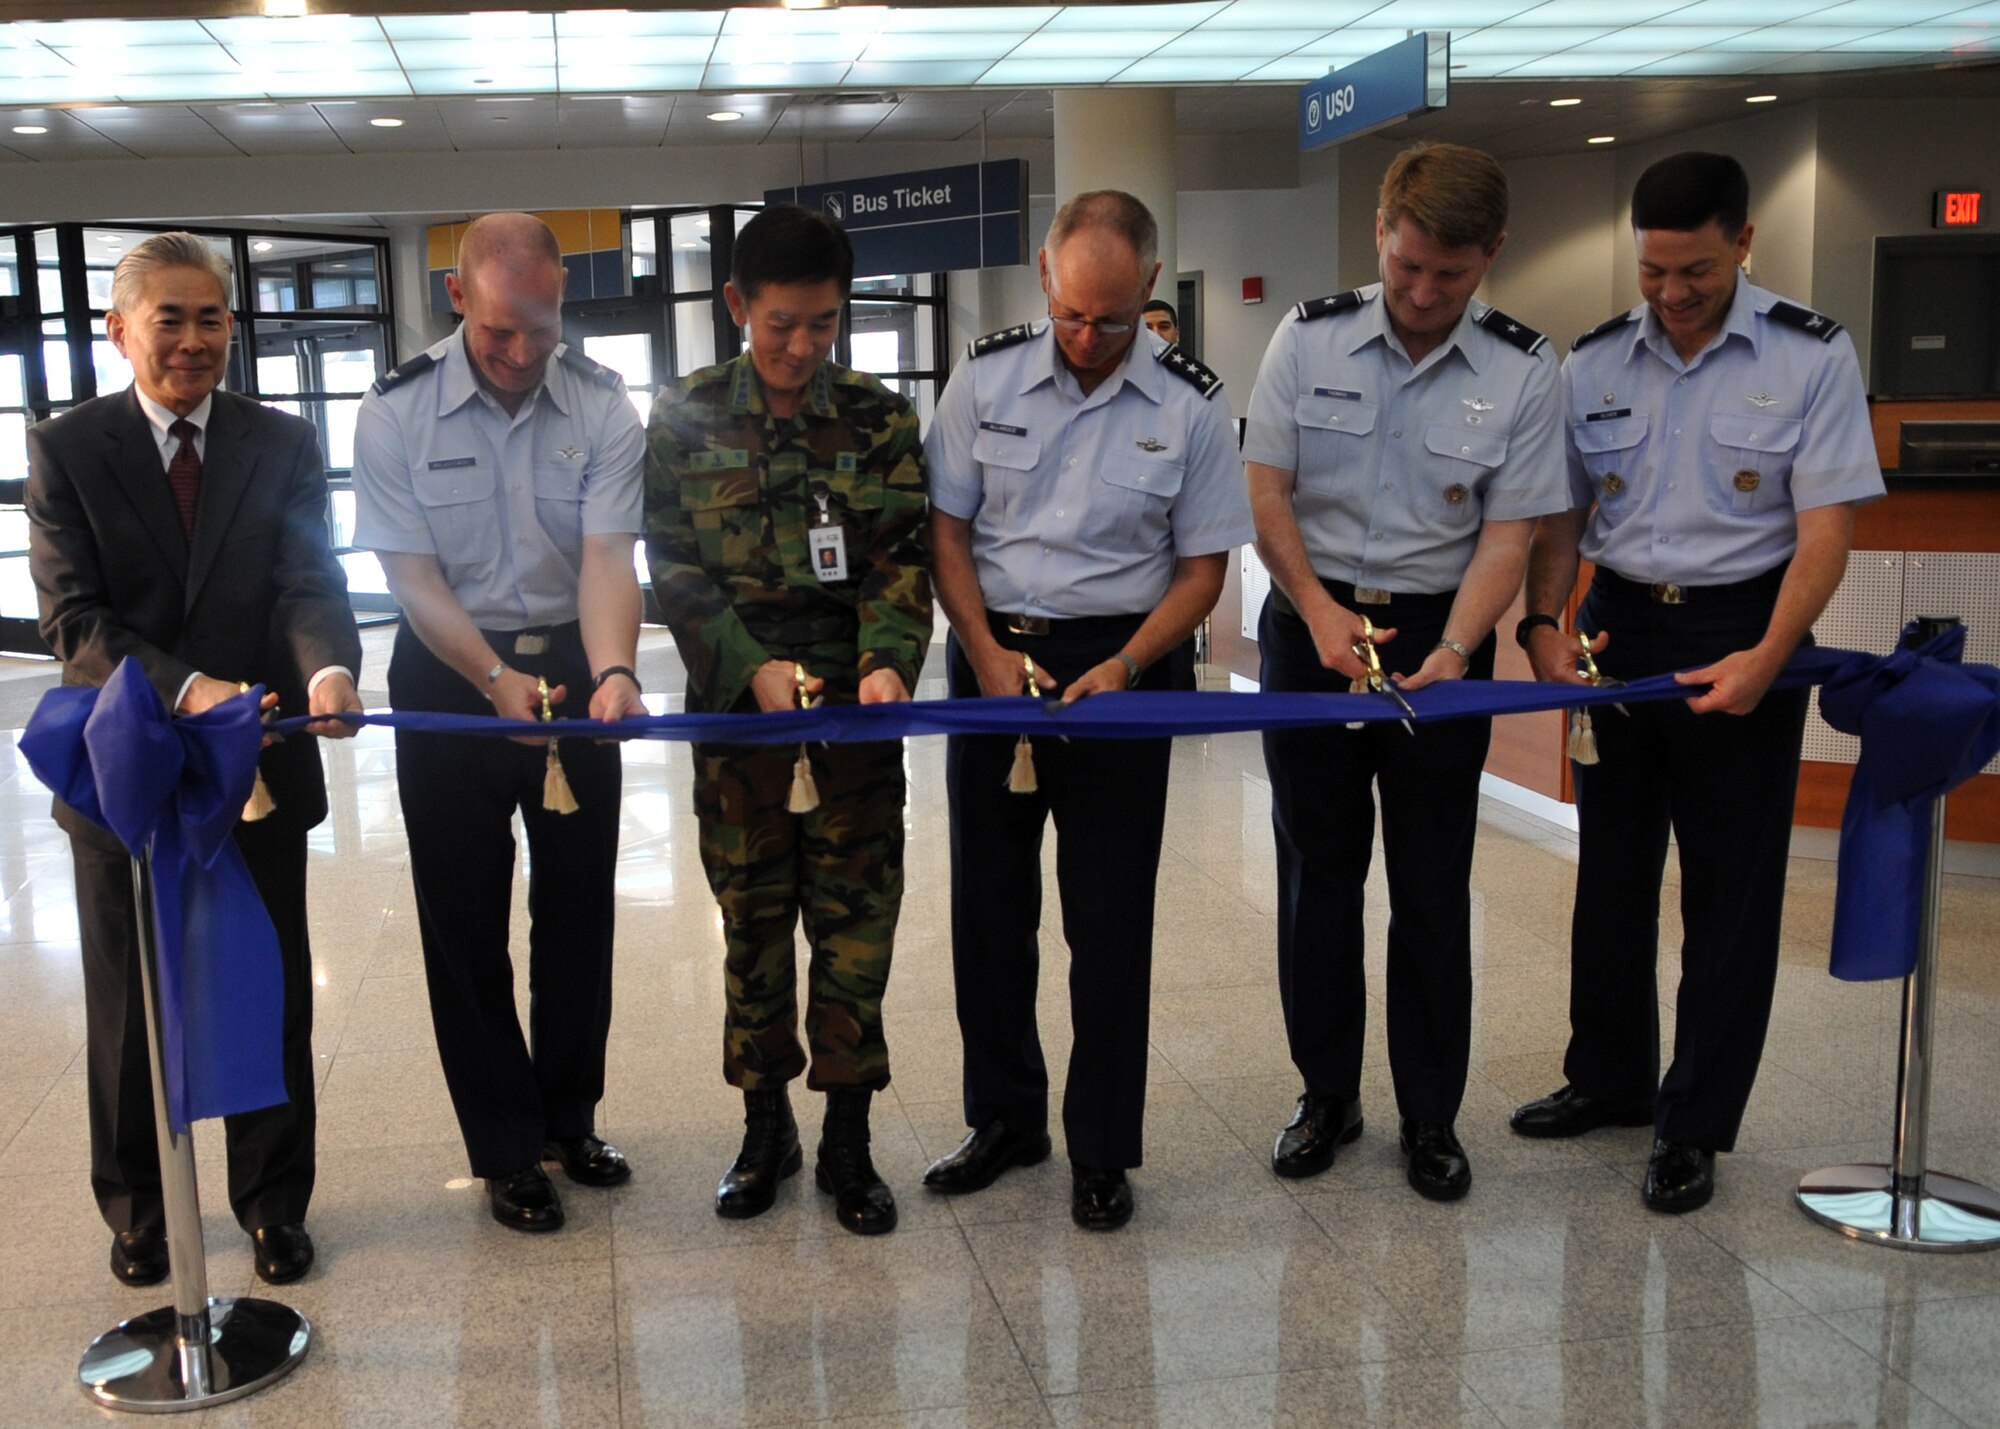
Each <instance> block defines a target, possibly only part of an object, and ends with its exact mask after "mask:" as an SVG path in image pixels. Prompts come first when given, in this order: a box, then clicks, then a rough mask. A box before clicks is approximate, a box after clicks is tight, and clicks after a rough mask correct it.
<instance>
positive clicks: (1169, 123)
mask: <svg viewBox="0 0 2000 1429" xmlns="http://www.w3.org/2000/svg"><path fill="white" fill-rule="evenodd" d="M1055 95H1056V202H1057V203H1058V204H1060V203H1062V202H1064V201H1065V200H1067V199H1068V198H1069V197H1071V195H1073V194H1079V193H1083V192H1085V191H1086V190H1088V189H1123V190H1124V191H1125V192H1126V193H1128V194H1131V195H1132V196H1133V197H1134V198H1136V199H1138V200H1139V202H1141V203H1143V204H1144V205H1146V207H1147V208H1149V209H1151V210H1152V211H1153V218H1154V219H1155V220H1156V221H1157V222H1158V223H1159V225H1160V255H1159V256H1160V280H1159V282H1158V283H1156V284H1155V285H1154V287H1153V296H1154V297H1156V298H1163V299H1165V300H1166V301H1167V302H1170V303H1177V302H1178V301H1179V293H1178V289H1177V287H1176V284H1175V281H1174V275H1175V274H1176V273H1178V272H1179V271H1180V269H1179V266H1178V259H1177V253H1176V247H1177V245H1176V243H1175V241H1174V240H1175V233H1176V226H1177V224H1178V222H1179V214H1180V205H1179V202H1178V195H1179V192H1180V188H1179V184H1178V183H1177V182H1176V180H1175V176H1174V92H1173V91H1172V90H1171V89H1058V90H1057V91H1056V92H1055ZM1043 236H1044V235H1042V234H1037V235H1035V241H1036V243H1037V244H1039V243H1040V241H1041V239H1042V237H1043Z"/></svg>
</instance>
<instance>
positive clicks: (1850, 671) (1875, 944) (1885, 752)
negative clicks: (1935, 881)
mask: <svg viewBox="0 0 2000 1429" xmlns="http://www.w3.org/2000/svg"><path fill="white" fill-rule="evenodd" d="M1904 634H1905V638H1906V639H1907V638H1908V635H1909V632H1908V631H1907V630H1906V631H1905V632H1904ZM1964 654H1965V628H1964V627H1963V626H1959V627H1956V628H1954V629H1951V630H1947V631H1946V632H1944V633H1943V634H1942V635H1939V636H1936V637H1935V638H1933V639H1932V640H1930V641H1928V642H1927V643H1926V644H1924V645H1922V646H1920V647H1919V648H1917V649H1915V650H1909V649H1899V650H1897V651H1896V652H1895V653H1894V654H1892V655H1890V656H1888V657H1886V658H1882V659H1878V658H1875V657H1873V656H1866V655H1857V656H1850V657H1848V658H1847V659H1846V660H1845V661H1843V662H1842V664H1841V666H1840V668H1838V669H1837V670H1835V671H1834V672H1832V673H1831V674H1830V675H1829V676H1828V678H1827V680H1826V683H1825V687H1824V688H1823V689H1821V691H1820V696H1819V708H1820V713H1821V714H1822V715H1824V716H1825V717H1826V722H1827V723H1828V724H1830V725H1832V726H1833V727H1834V728H1835V729H1838V730H1843V731H1845V732H1846V733H1848V734H1857V735H1859V736H1861V759H1860V762H1859V763H1857V764H1856V765H1855V767H1854V782H1853V783H1852V784H1851V785H1850V786H1849V787H1848V791H1847V807H1846V809H1845V810H1844V811H1843V812H1842V814H1841V819H1840V879H1839V883H1838V886H1837V888H1836V890H1835V894H1834V904H1833V954H1832V959H1831V966H1830V971H1831V972H1832V973H1833V975H1834V976H1835V977H1837V978H1845V979H1848V980H1849V981H1854V982H1862V981H1867V980H1870V979H1877V978H1899V977H1907V976H1909V974H1910V971H1911V969H1913V968H1914V967H1916V965H1917V951H1918V949H1917V939H1918V933H1919V928H1920V925H1921V923H1922V919H1923V904H1924V890H1925V888H1926V887H1927V886H1928V882H1929V877H1928V869H1927V866H1926V864H1927V860H1928V858H1929V856H1930V826H1931V811H1932V805H1933V804H1935V803H1936V801H1937V800H1939V799H1941V798H1943V797H1944V796H1945V794H1946V793H1947V792H1948V791H1949V790H1952V789H1955V788H1957V787H1958V786H1959V785H1960V784H1963V783H1964V782H1965V781H1966V780H1968V779H1970V778H1971V777H1972V776H1973V775H1975V774H1977V773H1978V772H1979V771H1980V770H1981V769H1982V768H1984V767H1985V766H1986V764H1987V762H1988V761H1989V760H1991V759H1992V758H1993V756H1994V754H1995V753H1996V752H2000V669H1995V668H1994V667H1993V666H1991V665H1964V664H1961V663H1960V661H1961V660H1963V658H1964Z"/></svg>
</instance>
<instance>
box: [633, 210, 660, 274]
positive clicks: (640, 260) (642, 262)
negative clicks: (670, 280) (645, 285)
mask: <svg viewBox="0 0 2000 1429" xmlns="http://www.w3.org/2000/svg"><path fill="white" fill-rule="evenodd" d="M657 232H658V228H657V226H656V225H655V224H654V222H653V220H652V219H650V218H635V219H633V220H632V276H633V277H634V278H650V277H653V276H654V275H655V274H657V273H658V272H659V271H660V253H659V243H658V240H657V238H656V237H655V235H656V234H657Z"/></svg>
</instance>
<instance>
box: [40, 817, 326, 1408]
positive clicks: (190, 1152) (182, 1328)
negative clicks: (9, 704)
mask: <svg viewBox="0 0 2000 1429" xmlns="http://www.w3.org/2000/svg"><path fill="white" fill-rule="evenodd" d="M132 894H133V901H134V904H135V905H136V908H137V911H138V934H139V958H138V962H139V987H140V992H141V995H142V997H143V998H144V1000H145V1010H146V1060H147V1062H148V1063H149V1064H150V1066H151V1068H152V1073H153V1125H154V1130H155V1132H156V1133H157V1135H158V1137H159V1145H160V1198H161V1201H162V1203H163V1205H164V1206H165V1210H166V1222H167V1262H168V1264H169V1265H170V1266H172V1268H173V1278H174V1303H173V1304H172V1305H166V1306H162V1307H161V1308H160V1309H157V1310H152V1311H148V1312H147V1313H146V1314H144V1315H138V1316H135V1317H134V1318H132V1319H130V1320H126V1321H124V1322H123V1323H122V1324H120V1325H119V1326H118V1328H116V1329H115V1330H107V1331H105V1333H103V1334H102V1335H99V1336H98V1337H97V1338H96V1339H95V1340H94V1341H92V1342H91V1346H90V1348H89V1349H88V1350H85V1351H84V1355H83V1362H82V1364H80V1365H79V1366H78V1367H77V1377H78V1379H79V1380H80V1381H81V1383H82V1387H83V1392H84V1393H85V1394H87V1395H89V1396H90V1397H91V1399H93V1400H95V1401H96V1402H97V1403H99V1404H101V1405H104V1406H105V1407H106V1408H108V1409H124V1410H130V1411H133V1412H136V1413H146V1414H157V1413H170V1412H173V1411H176V1410H182V1409H203V1408H206V1407H207V1406H209V1405H211V1404H221V1403H224V1402H226V1401H228V1400H231V1399H240V1398H242V1397H243V1396H244V1395H246V1394H251V1393H253V1392H255V1391H256V1390H259V1389H262V1388H263V1387H264V1386H265V1385H267V1384H270V1383H271V1382H272V1381H274V1380H277V1379H281V1378H283V1377H284V1376H285V1375H286V1374H289V1373H290V1372H291V1371H292V1370H293V1369H295V1368H296V1367H297V1366H298V1363H299V1361H300V1360H302V1359H304V1358H305V1354H306V1349H307V1348H308V1346H309V1345H310V1344H311V1341H312V1327H311V1326H310V1325H309V1324H307V1323H306V1318H305V1316H303V1315H301V1314H299V1312H298V1311H296V1310H293V1309H292V1308H290V1307H289V1306H286V1305H280V1304H277V1303H275V1302H273V1301H270V1300H253V1299H248V1298H244V1299H228V1298H224V1299H211V1298H210V1296H209V1293H208V1259H207V1255H206V1253H205V1251H204V1249H203V1246H202V1234H201V1195H200V1189H199V1187H198V1185H197V1183H196V1178H195V1162H194V1133H193V1128H191V1127H190V1128H189V1129H187V1130H185V1131H182V1132H179V1133H176V1132H175V1131H174V1129H173V1123H172V1121H171V1119H170V1118H169V1116H168V1114H167V1079H166V1057H165V1051H164V1048H165V1043H164V1041H163V1034H162V1030H161V1027H162V1024H161V1019H160V995H159V975H160V974H159V954H158V950H157V949H156V948H155V946H154V943H153V873H152V866H151V864H150V862H149V860H148V859H147V858H146V857H145V855H143V854H140V855H136V856H135V857H134V858H133V859H132Z"/></svg>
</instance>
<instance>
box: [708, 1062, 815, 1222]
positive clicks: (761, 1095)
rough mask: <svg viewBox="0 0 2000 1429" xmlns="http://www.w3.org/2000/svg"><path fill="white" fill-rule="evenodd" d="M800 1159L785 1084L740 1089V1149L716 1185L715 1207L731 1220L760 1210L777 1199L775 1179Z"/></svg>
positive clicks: (803, 1161)
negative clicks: (741, 1119)
mask: <svg viewBox="0 0 2000 1429" xmlns="http://www.w3.org/2000/svg"><path fill="white" fill-rule="evenodd" d="M805 1164H806V1157H805V1152H804V1151H802V1150H800V1149H799V1124H798V1123H797V1122H796V1121H794V1120H793V1119H792V1102H791V1098H790V1097H788V1096H786V1095H785V1089H784V1088H783V1087H779V1088H777V1089H776V1090H769V1089H766V1090H760V1091H745V1092H744V1093H743V1149H742V1150H741V1151H739V1152H737V1153H736V1160H735V1162H734V1163H733V1164H732V1165H731V1166H730V1168H729V1169H728V1170H727V1171H725V1172H723V1173H722V1180H721V1181H720V1182H719V1183H718V1184H717V1185H716V1188H715V1213H716V1214H717V1215H718V1216H721V1217H722V1218H723V1219H725V1220H731V1221H747V1220H749V1219H750V1217H752V1216H761V1215H763V1214H764V1212H766V1211H768V1210H770V1209H771V1206H772V1204H773V1203H774V1202H775V1201H776V1200H777V1199H778V1183H779V1182H780V1181H783V1180H784V1179H785V1178H786V1177H788V1176H796V1175H797V1174H798V1170H799V1168H800V1167H801V1166H803V1165H805Z"/></svg>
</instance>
